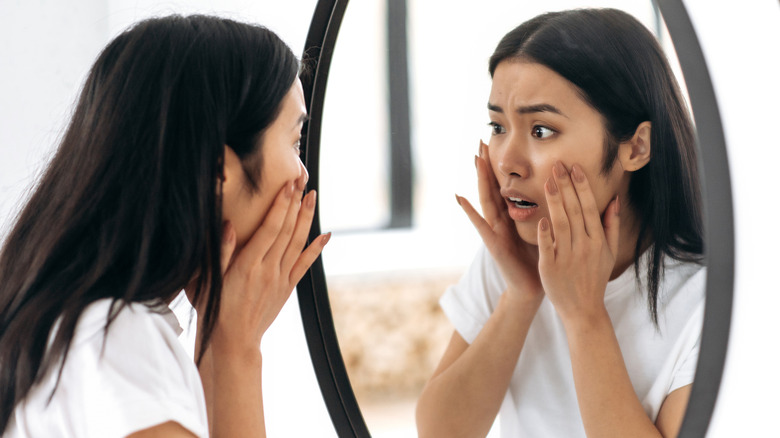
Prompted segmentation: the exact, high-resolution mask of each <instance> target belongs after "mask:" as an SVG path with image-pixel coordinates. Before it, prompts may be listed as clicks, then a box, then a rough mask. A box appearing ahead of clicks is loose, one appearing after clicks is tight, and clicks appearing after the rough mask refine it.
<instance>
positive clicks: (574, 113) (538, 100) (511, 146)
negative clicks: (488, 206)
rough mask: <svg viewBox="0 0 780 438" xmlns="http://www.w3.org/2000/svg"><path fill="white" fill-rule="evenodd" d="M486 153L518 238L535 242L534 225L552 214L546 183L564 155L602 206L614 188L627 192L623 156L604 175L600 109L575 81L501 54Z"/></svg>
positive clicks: (624, 194) (492, 94)
mask: <svg viewBox="0 0 780 438" xmlns="http://www.w3.org/2000/svg"><path fill="white" fill-rule="evenodd" d="M488 110H489V111H488V112H489V116H490V125H491V127H492V129H491V137H490V143H489V148H488V150H489V157H490V162H491V165H492V167H493V172H494V174H495V175H496V178H497V180H498V184H499V185H500V186H501V194H502V196H503V197H504V200H505V202H506V205H507V208H508V210H509V215H510V217H511V218H512V219H514V221H515V226H516V228H517V232H518V233H519V235H520V237H521V238H522V239H523V240H524V241H525V242H527V243H530V244H533V245H536V244H537V224H538V223H539V220H540V219H541V218H542V217H547V218H549V212H548V209H547V205H546V199H545V195H544V193H545V192H544V184H545V182H546V181H547V179H548V178H550V177H552V168H553V165H554V164H555V163H556V162H557V161H559V160H560V161H562V162H563V164H564V166H566V168H567V170H569V171H571V166H572V165H573V164H575V163H576V164H578V165H580V166H581V167H582V169H583V171H584V173H585V175H586V176H587V178H588V182H589V183H590V185H591V187H592V190H593V193H594V196H595V197H596V203H597V205H598V207H599V211H600V212H601V213H603V212H604V210H605V209H606V207H607V205H608V204H609V202H610V201H611V200H612V199H613V198H614V197H615V195H619V196H620V198H621V199H627V193H628V182H629V176H628V175H629V174H628V173H627V172H624V171H623V169H622V166H621V164H620V162H619V161H618V162H616V163H615V165H614V166H613V167H612V170H610V172H609V173H608V174H606V175H604V174H603V173H602V172H601V170H602V164H603V157H604V141H605V130H604V122H603V119H602V117H601V115H600V114H599V113H598V112H597V111H596V110H595V109H593V108H592V107H591V106H589V105H588V104H587V103H586V102H585V101H584V100H583V99H582V98H581V97H580V95H579V94H578V90H577V88H576V87H575V86H574V85H573V84H572V83H571V82H569V81H568V80H566V79H564V78H563V77H562V76H560V75H559V74H557V73H555V72H554V71H553V70H550V69H549V68H547V67H545V66H543V65H541V64H537V63H532V62H524V61H515V60H512V61H503V62H501V63H500V64H499V65H498V67H497V68H496V70H495V72H494V74H493V86H492V89H491V91H490V99H489V101H488Z"/></svg>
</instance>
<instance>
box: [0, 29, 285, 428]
mask: <svg viewBox="0 0 780 438" xmlns="http://www.w3.org/2000/svg"><path fill="white" fill-rule="evenodd" d="M298 67H299V62H298V60H297V59H296V57H295V55H294V54H293V52H292V51H291V50H290V49H289V47H287V45H285V44H284V42H282V41H281V40H280V39H279V38H278V36H277V35H275V34H274V33H273V32H271V31H269V30H268V29H266V28H264V27H261V26H252V25H247V24H243V23H237V22H235V21H231V20H227V19H222V18H216V17H208V16H188V17H182V16H169V17H164V18H155V19H149V20H146V21H142V22H140V23H138V24H136V25H135V26H133V27H131V28H130V29H128V30H127V31H125V32H124V33H122V34H121V35H119V36H118V37H117V38H116V39H114V40H113V41H112V42H111V43H110V44H109V45H108V46H107V47H106V48H105V49H104V50H103V52H102V53H101V54H100V56H99V57H98V59H97V61H96V62H95V64H94V66H93V67H92V69H91V71H90V73H89V76H88V78H87V80H86V83H85V85H84V87H83V90H82V92H81V96H80V98H79V101H78V104H77V106H76V108H75V111H74V114H73V117H72V120H71V122H70V124H69V126H68V129H67V131H66V132H65V134H64V136H63V139H62V141H61V144H60V145H59V149H58V150H57V152H56V155H55V156H54V158H53V159H52V161H51V162H50V164H49V165H48V168H47V170H46V171H45V173H44V174H43V176H42V178H41V180H40V182H39V183H38V185H37V187H36V188H35V190H34V192H33V194H32V196H31V198H30V200H29V201H28V203H27V205H26V206H25V208H24V209H23V210H22V212H21V213H20V215H19V216H18V218H17V220H16V224H15V226H14V228H13V229H12V231H11V233H10V234H9V235H8V237H7V239H6V241H5V245H4V247H3V249H2V253H0V394H1V396H0V431H3V430H5V428H6V426H7V423H8V421H9V418H10V415H11V413H12V411H13V409H14V407H15V406H16V405H17V403H19V402H20V401H21V400H22V399H23V398H24V397H25V396H26V394H27V393H28V392H29V390H30V388H31V387H32V386H33V385H34V384H35V383H36V382H38V381H40V380H41V379H42V378H43V376H45V375H46V374H47V373H48V372H50V371H53V367H54V366H55V365H57V364H62V363H64V362H65V359H66V358H67V353H68V349H69V347H70V342H71V339H72V338H73V335H74V331H75V328H76V324H77V322H78V319H79V316H80V314H81V313H82V311H83V310H84V309H85V307H87V306H88V305H89V304H91V303H93V302H95V301H96V300H100V299H103V298H110V299H112V300H113V305H112V306H111V312H110V313H109V314H108V315H106V317H107V319H106V327H105V330H106V331H107V330H108V329H109V325H110V323H111V321H112V319H113V318H114V317H115V316H116V315H117V313H118V312H119V311H120V310H121V308H122V307H123V306H124V305H126V304H127V303H131V302H144V303H148V302H156V303H158V304H159V303H161V302H167V301H168V300H170V299H172V298H173V297H174V296H175V295H176V294H178V293H179V292H180V291H181V290H182V289H183V288H184V287H185V285H187V284H188V283H190V282H191V281H192V280H193V279H194V278H196V279H197V282H196V283H197V286H196V291H195V294H194V295H195V302H196V303H198V302H201V300H206V301H205V309H206V310H205V312H204V313H203V314H200V315H198V316H199V318H200V319H201V321H202V322H201V324H202V327H203V330H204V335H203V336H202V340H201V349H200V350H201V352H202V351H204V350H205V346H206V345H207V344H208V341H209V338H210V334H211V331H212V329H213V327H214V323H215V319H216V315H217V314H218V311H219V304H220V292H221V285H222V274H221V272H220V248H221V239H222V217H221V202H222V198H221V183H220V181H221V175H222V163H223V158H224V145H228V146H229V147H230V148H231V149H233V150H234V151H235V152H236V154H237V155H238V156H239V157H240V158H241V159H242V163H243V164H244V170H245V173H246V174H247V176H248V177H249V181H250V184H251V185H253V187H252V189H253V190H257V189H259V188H258V187H257V181H259V180H260V179H259V172H260V166H259V163H260V157H261V155H262V154H261V151H260V150H259V149H260V148H259V145H260V144H261V136H262V134H263V132H264V130H265V129H266V128H267V127H268V126H269V125H270V124H271V122H273V121H274V119H275V118H276V117H277V115H278V113H279V111H280V107H281V105H280V103H281V101H282V99H283V97H284V96H285V95H286V93H287V92H288V91H289V89H290V87H291V86H292V84H293V82H294V81H295V78H296V75H297V73H298ZM55 323H56V324H57V327H58V328H57V329H56V334H54V335H53V338H52V340H51V344H50V345H49V346H48V348H47V341H48V339H49V337H50V335H51V334H52V329H53V327H54V326H55ZM197 359H198V360H200V358H197ZM60 370H61V369H60Z"/></svg>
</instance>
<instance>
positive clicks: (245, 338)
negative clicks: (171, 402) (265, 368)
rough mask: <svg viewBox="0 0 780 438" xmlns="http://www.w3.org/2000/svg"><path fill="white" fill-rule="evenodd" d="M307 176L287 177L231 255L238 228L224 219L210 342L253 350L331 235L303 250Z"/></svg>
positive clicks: (310, 213)
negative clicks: (220, 279)
mask: <svg viewBox="0 0 780 438" xmlns="http://www.w3.org/2000/svg"><path fill="white" fill-rule="evenodd" d="M305 184H306V182H305V177H304V176H302V177H301V178H299V179H297V180H295V181H291V182H289V183H287V184H286V185H285V186H284V187H282V189H281V190H280V191H279V193H278V194H277V196H276V199H275V200H274V202H273V204H272V205H271V208H270V209H269V211H268V213H267V214H266V217H265V218H264V219H263V222H262V224H261V225H260V227H259V228H258V229H257V230H256V231H255V233H254V234H253V235H252V237H251V238H250V239H249V241H248V242H247V244H246V245H245V246H244V247H243V248H242V249H241V250H240V252H238V253H237V254H235V255H234V251H235V247H236V234H235V230H234V229H233V227H232V226H231V225H230V223H226V224H225V230H224V231H223V243H222V272H223V283H222V297H221V303H220V310H219V316H218V318H217V323H216V326H215V328H214V333H213V337H212V343H213V344H214V345H215V346H216V344H219V347H218V348H219V349H220V350H223V351H224V349H226V348H228V349H230V350H231V351H232V352H236V353H239V352H246V351H255V352H256V351H257V349H258V348H259V346H260V341H261V339H262V337H263V334H265V332H266V330H267V329H268V327H269V326H270V325H271V323H272V322H273V321H274V319H276V316H277V315H278V314H279V312H280V311H281V309H282V306H283V305H284V303H285V302H286V301H287V299H288V298H289V296H290V294H291V293H292V290H293V288H295V286H296V284H297V283H298V281H300V279H301V277H303V274H304V273H305V272H306V271H307V270H308V269H309V267H310V266H311V265H312V263H314V261H315V260H316V259H317V257H318V256H319V255H320V253H321V252H322V249H323V248H324V247H325V244H326V243H327V242H328V240H329V238H330V233H328V234H324V235H320V236H319V237H317V239H315V240H314V242H312V244H311V245H309V247H308V248H306V249H305V250H304V246H305V245H306V238H307V236H308V234H309V229H310V228H311V222H312V218H313V217H314V206H315V202H316V195H317V194H316V192H315V191H311V192H309V193H308V194H307V195H306V196H304V197H303V199H302V200H301V196H302V194H303V189H304V187H305Z"/></svg>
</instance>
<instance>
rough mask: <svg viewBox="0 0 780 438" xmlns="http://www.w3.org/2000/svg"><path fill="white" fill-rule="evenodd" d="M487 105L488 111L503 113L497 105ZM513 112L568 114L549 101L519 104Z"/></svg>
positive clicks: (564, 115)
mask: <svg viewBox="0 0 780 438" xmlns="http://www.w3.org/2000/svg"><path fill="white" fill-rule="evenodd" d="M487 106H488V110H490V111H495V112H497V113H501V114H503V113H504V109H503V108H501V107H500V106H498V105H493V104H492V103H490V102H488V105H487ZM515 112H516V113H518V114H528V113H543V112H548V113H555V114H558V115H561V116H563V117H566V118H568V116H567V115H566V114H564V113H563V111H561V110H559V109H558V108H556V107H555V106H553V105H550V104H549V103H539V104H535V105H526V106H520V107H517V108H515Z"/></svg>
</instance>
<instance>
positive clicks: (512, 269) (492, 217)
mask: <svg viewBox="0 0 780 438" xmlns="http://www.w3.org/2000/svg"><path fill="white" fill-rule="evenodd" d="M487 148H488V146H487V145H486V144H484V143H482V141H480V142H479V156H478V157H474V159H475V165H476V167H477V178H478V182H479V201H480V204H481V205H482V212H483V213H484V215H485V217H484V218H483V217H482V216H480V214H479V213H478V212H477V211H476V210H475V209H474V207H473V206H472V205H471V204H470V203H469V201H468V200H466V199H465V198H462V197H460V196H458V195H455V198H456V199H457V200H458V204H460V206H461V207H462V208H463V211H465V212H466V215H467V216H468V217H469V219H470V220H471V223H472V224H473V225H474V227H475V228H476V229H477V232H479V235H480V237H482V241H483V242H484V243H485V246H486V247H487V249H488V251H490V254H491V255H492V256H493V259H495V261H496V263H497V264H498V267H499V269H500V270H501V274H502V276H503V277H504V280H505V281H506V283H507V292H508V293H510V294H513V295H517V296H524V297H533V298H537V299H539V300H540V301H541V299H542V298H543V297H544V291H543V290H542V283H541V280H540V278H539V272H538V268H537V251H536V248H534V247H533V246H532V245H529V244H527V243H525V242H523V240H522V239H521V238H520V235H519V234H518V233H517V228H516V227H515V222H514V220H512V218H510V217H509V213H508V212H507V207H506V202H505V201H504V198H503V197H502V196H501V192H500V187H499V185H498V181H497V180H496V177H495V175H494V174H493V168H492V167H491V165H490V157H489V154H488V151H487Z"/></svg>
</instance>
